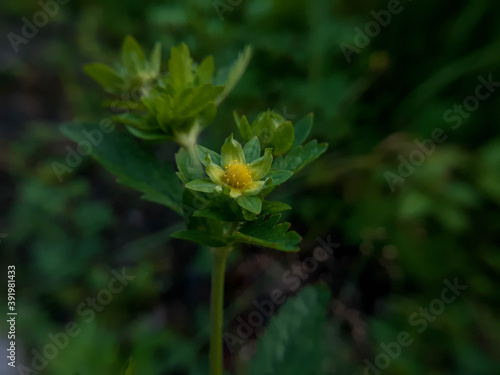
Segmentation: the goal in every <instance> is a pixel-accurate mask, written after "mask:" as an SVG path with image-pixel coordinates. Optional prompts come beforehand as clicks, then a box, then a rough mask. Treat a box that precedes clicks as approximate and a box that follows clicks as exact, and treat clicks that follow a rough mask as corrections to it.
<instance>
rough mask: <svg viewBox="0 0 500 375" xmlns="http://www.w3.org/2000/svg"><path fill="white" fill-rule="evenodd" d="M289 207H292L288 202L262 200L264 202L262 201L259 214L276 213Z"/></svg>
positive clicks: (289, 208)
mask: <svg viewBox="0 0 500 375" xmlns="http://www.w3.org/2000/svg"><path fill="white" fill-rule="evenodd" d="M291 209H292V207H290V206H289V205H288V204H286V203H283V202H268V201H264V202H262V211H261V215H272V214H278V213H280V212H283V211H286V210H291Z"/></svg>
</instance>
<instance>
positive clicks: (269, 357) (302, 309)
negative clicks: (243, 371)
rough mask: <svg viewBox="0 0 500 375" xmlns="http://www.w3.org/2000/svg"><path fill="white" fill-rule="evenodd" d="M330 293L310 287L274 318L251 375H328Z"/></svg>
mask: <svg viewBox="0 0 500 375" xmlns="http://www.w3.org/2000/svg"><path fill="white" fill-rule="evenodd" d="M329 300H330V293H329V291H328V289H327V288H326V287H323V286H307V287H305V288H304V289H302V290H301V291H300V292H299V294H298V295H297V296H296V297H293V298H290V299H289V300H288V301H286V302H285V304H284V305H283V307H281V309H280V311H279V313H278V314H277V315H275V316H273V317H272V318H271V320H270V322H269V325H268V326H267V328H266V333H265V336H264V337H263V338H261V339H259V341H258V346H257V354H256V356H255V358H254V359H253V361H252V362H250V366H249V369H248V375H289V374H296V373H297V369H300V374H303V375H320V374H324V373H325V371H324V369H323V363H324V357H325V355H326V347H325V340H324V330H325V324H326V312H327V307H328V302H329Z"/></svg>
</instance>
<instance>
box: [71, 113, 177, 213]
mask: <svg viewBox="0 0 500 375" xmlns="http://www.w3.org/2000/svg"><path fill="white" fill-rule="evenodd" d="M62 131H63V133H64V134H65V135H66V136H67V137H68V138H70V139H72V140H73V141H75V142H77V143H79V142H84V141H85V142H89V139H90V137H93V139H94V144H93V147H92V156H93V157H94V158H95V159H96V160H97V161H98V162H99V163H101V164H102V165H103V166H104V167H105V168H106V169H107V170H108V171H110V172H111V173H113V174H114V175H115V176H116V177H117V179H118V181H119V182H121V183H122V184H125V185H127V186H130V187H132V188H134V189H136V190H138V191H140V192H142V193H143V194H144V195H143V197H142V198H144V199H147V200H150V201H152V202H156V203H160V204H163V205H165V206H167V207H170V208H171V209H173V210H174V211H176V212H178V213H179V214H182V209H181V206H182V191H183V188H182V184H181V183H180V181H179V179H178V178H177V176H176V175H175V171H174V169H173V168H172V166H170V165H168V164H164V163H162V162H160V161H159V160H158V158H157V157H156V155H155V154H154V153H153V152H152V151H151V150H148V149H146V148H144V147H141V145H140V144H139V143H138V142H137V140H136V139H135V138H134V137H133V136H132V135H130V134H128V133H126V132H119V131H116V130H114V131H113V130H111V131H112V132H111V133H109V129H107V130H106V132H103V131H101V129H100V128H99V127H96V126H95V125H91V124H88V123H71V124H67V125H65V126H64V127H63V128H62Z"/></svg>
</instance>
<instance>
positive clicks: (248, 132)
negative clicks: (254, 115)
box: [233, 111, 253, 142]
mask: <svg viewBox="0 0 500 375" xmlns="http://www.w3.org/2000/svg"><path fill="white" fill-rule="evenodd" d="M233 117H234V122H236V126H237V127H238V131H239V132H240V135H241V138H242V139H243V140H244V141H245V142H248V141H250V139H252V137H253V132H252V128H250V124H249V123H248V120H247V118H246V116H241V120H240V119H239V118H238V113H237V112H236V111H233Z"/></svg>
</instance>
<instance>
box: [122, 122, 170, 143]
mask: <svg viewBox="0 0 500 375" xmlns="http://www.w3.org/2000/svg"><path fill="white" fill-rule="evenodd" d="M125 127H126V128H127V130H128V131H129V132H130V133H131V134H132V135H133V136H134V137H137V138H140V139H144V140H145V141H172V140H173V139H174V137H173V136H171V135H168V134H165V133H163V132H159V131H155V130H151V131H150V130H143V129H137V128H135V127H133V126H130V125H126V126H125Z"/></svg>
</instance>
